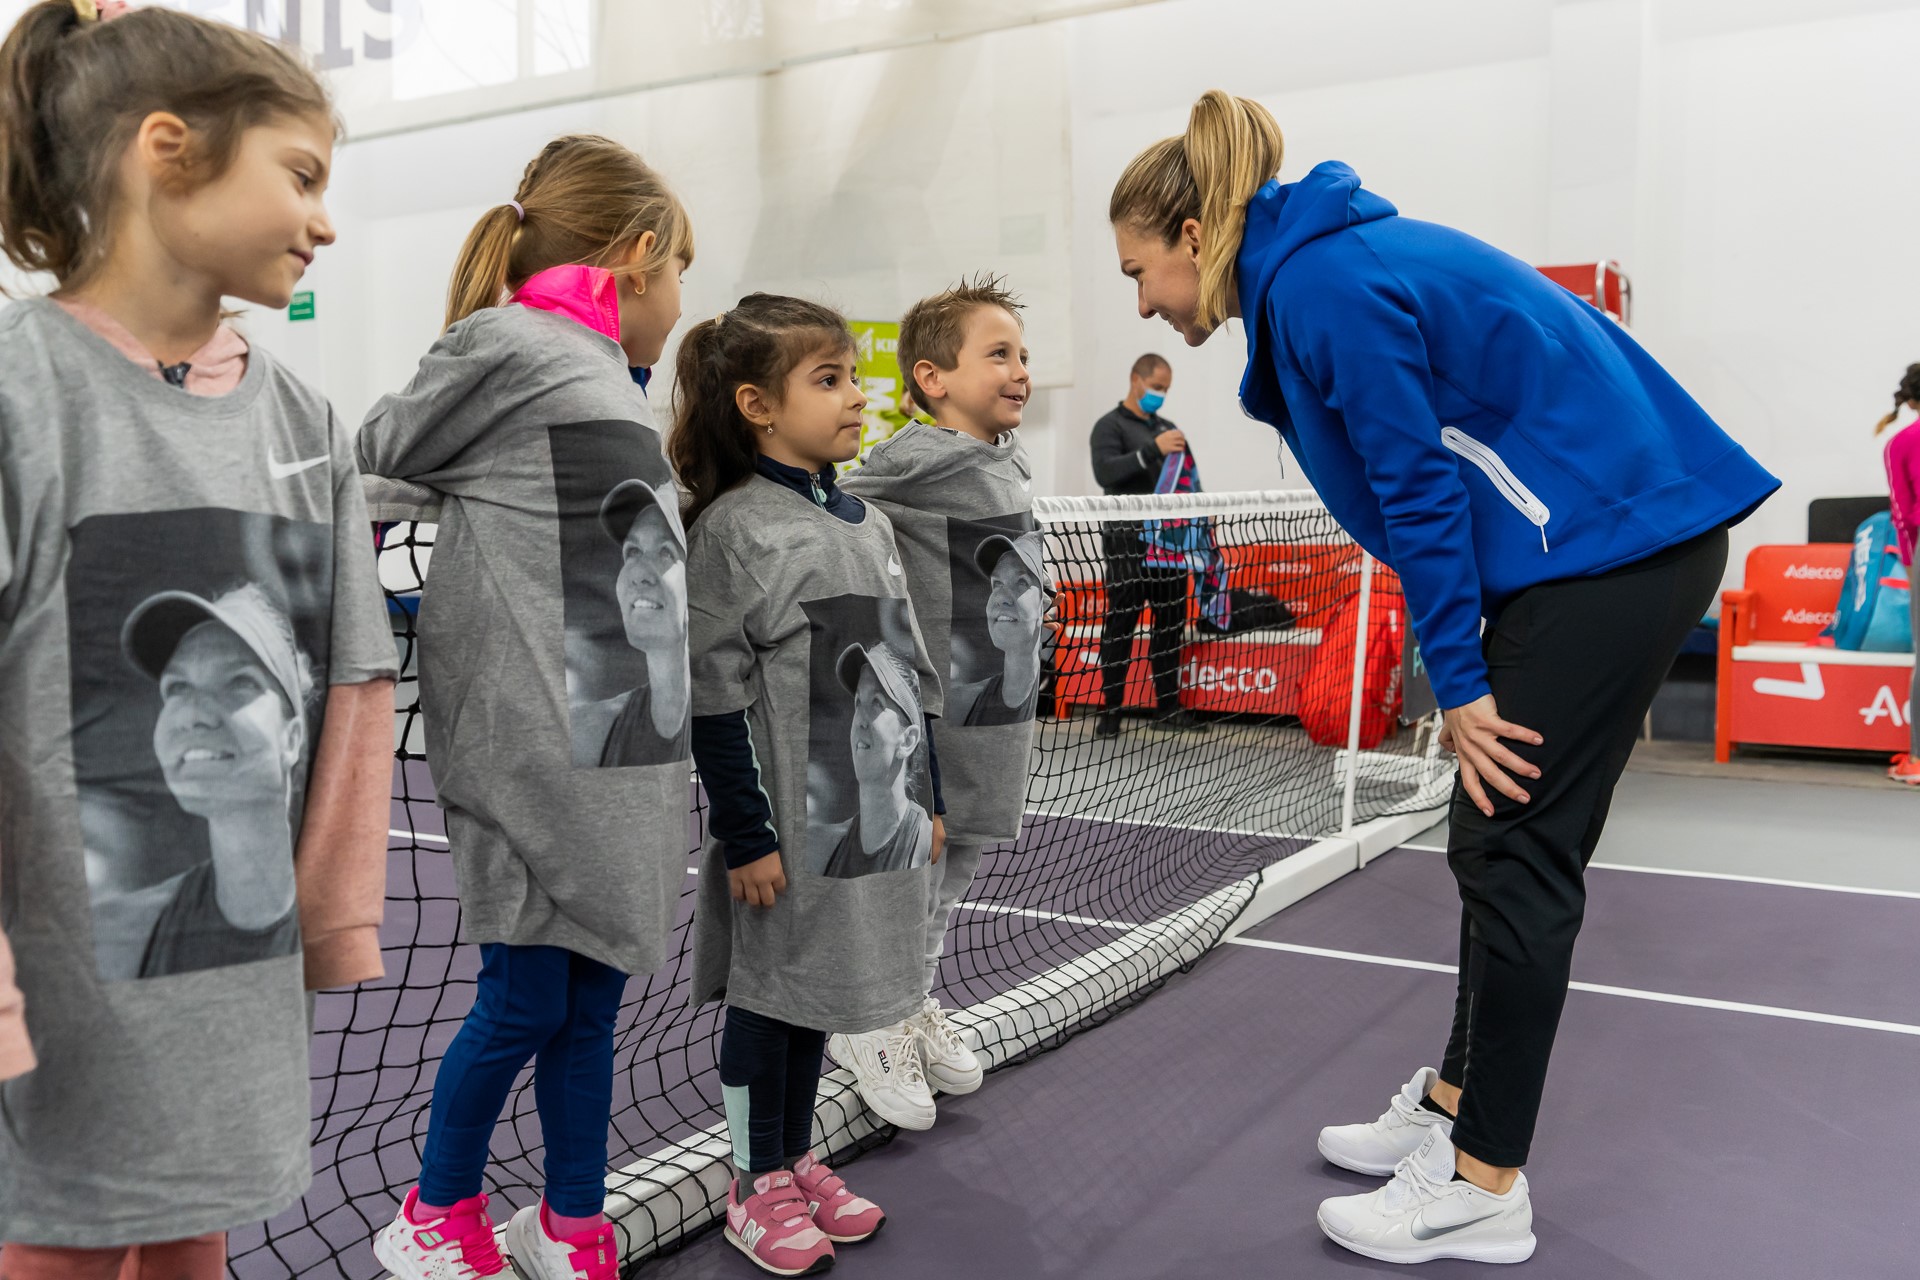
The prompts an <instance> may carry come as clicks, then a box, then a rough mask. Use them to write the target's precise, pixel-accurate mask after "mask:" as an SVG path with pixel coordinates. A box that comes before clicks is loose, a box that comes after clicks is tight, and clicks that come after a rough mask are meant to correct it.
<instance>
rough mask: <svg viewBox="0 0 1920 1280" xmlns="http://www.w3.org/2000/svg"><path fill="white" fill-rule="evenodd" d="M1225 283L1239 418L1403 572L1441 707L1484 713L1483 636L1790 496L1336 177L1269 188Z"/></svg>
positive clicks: (1649, 364)
mask: <svg viewBox="0 0 1920 1280" xmlns="http://www.w3.org/2000/svg"><path fill="white" fill-rule="evenodd" d="M1238 269H1239V284H1240V309H1241V315H1242V316H1243V317H1244V318H1245V322H1246V329H1247V372H1246V376H1245V378H1244V379H1243V380H1242V382H1241V384H1240V400H1241V403H1242V404H1243V405H1244V406H1245V408H1246V410H1247V412H1248V413H1249V414H1251V415H1253V416H1254V417H1255V418H1258V419H1259V420H1260V421H1262V422H1266V423H1268V424H1270V425H1272V426H1273V427H1275V428H1277V429H1278V430H1279V432H1280V434H1281V436H1282V437H1283V438H1284V439H1285V440H1286V442H1287V445H1288V447H1289V448H1291V449H1292V451H1293V454H1294V456H1295V457H1296V458H1298V459H1299V461H1300V466H1301V468H1302V469H1303V470H1304V471H1305V472H1306V474H1307V479H1308V480H1309V481H1311V482H1312V484H1313V487H1314V488H1315V489H1316V490H1318V491H1319V493H1320V496H1321V498H1322V499H1324V500H1325V502H1326V504H1327V507H1328V509H1329V510H1330V511H1331V512H1332V513H1333V516H1334V518H1335V519H1336V520H1338V521H1339V522H1340V524H1341V525H1342V526H1343V527H1344V528H1345V529H1346V530H1347V531H1348V532H1349V533H1351V534H1352V535H1353V537H1354V538H1355V540H1356V541H1358V542H1359V543H1360V545H1361V546H1363V547H1365V548H1366V549H1367V550H1368V551H1370V552H1372V553H1373V555H1374V556H1375V557H1377V558H1378V559H1380V560H1381V561H1383V562H1385V563H1387V564H1389V565H1392V566H1393V567H1394V569H1395V570H1397V571H1398V572H1399V574H1400V579H1401V582H1402V584H1403V585H1404V587H1405V589H1406V594H1407V607H1408V610H1409V612H1410V613H1411V614H1412V617H1413V625H1414V632H1415V634H1416V635H1418V636H1419V638H1420V647H1421V651H1422V653H1423V655H1424V657H1425V659H1426V664H1427V667H1428V669H1429V671H1431V673H1432V677H1433V685H1434V691H1435V692H1436V693H1437V694H1438V695H1439V698H1440V704H1441V705H1442V706H1444V707H1457V706H1461V705H1464V704H1466V703H1468V702H1472V701H1474V700H1475V699H1476V698H1480V697H1482V696H1484V695H1485V694H1487V693H1488V692H1490V690H1489V687H1488V684H1487V672H1486V664H1485V662H1484V661H1483V659H1482V657H1481V651H1480V619H1481V618H1482V616H1486V617H1493V616H1496V615H1497V614H1498V613H1499V612H1500V609H1501V608H1502V606H1503V605H1504V604H1505V603H1506V602H1508V601H1510V600H1511V599H1513V597H1514V596H1516V595H1517V594H1519V593H1520V592H1521V591H1523V590H1525V589H1526V588H1527V587H1530V586H1534V585H1535V584H1537V583H1541V582H1547V581H1552V580H1557V579H1564V578H1583V577H1591V576H1593V575H1596V574H1601V573H1605V572H1607V571H1608V570H1610V569H1617V568H1620V567H1622V566H1624V565H1629V564H1632V563H1634V562H1635V561H1638V560H1643V559H1645V558H1647V557H1648V556H1650V555H1653V554H1654V553H1655V552H1658V551H1661V550H1664V549H1665V548H1668V547H1671V546H1675V545H1678V544H1679V543H1682V542H1685V541H1687V540H1688V539H1690V538H1693V537H1696V536H1698V535H1700V534H1702V533H1706V532H1708V531H1709V530H1711V529H1713V528H1715V527H1717V526H1719V525H1723V524H1728V523H1731V522H1735V521H1738V520H1741V519H1743V518H1744V517H1746V516H1747V515H1748V514H1750V513H1751V512H1752V511H1753V509H1754V508H1755V507H1757V506H1759V505H1760V503H1761V502H1762V501H1764V500H1765V499H1766V497H1767V495H1769V494H1771V493H1772V492H1773V491H1774V490H1775V489H1777V488H1779V487H1780V482H1779V481H1778V480H1776V479H1775V478H1774V477H1773V476H1771V475H1769V474H1768V473H1767V471H1766V469H1765V468H1763V467H1761V466H1760V464H1759V463H1757V462H1755V461H1754V460H1753V459H1752V458H1751V457H1749V456H1748V455H1747V453H1746V451H1745V450H1744V449H1742V448H1741V447H1740V446H1739V445H1737V444H1735V443H1734V442H1733V440H1732V439H1731V438H1729V437H1728V436H1727V434H1726V433H1725V432H1724V431H1722V430H1721V429H1720V428H1719V427H1718V426H1717V425H1715V423H1714V421H1713V419H1711V418H1709V417H1708V416H1707V414H1706V411H1705V410H1703V409H1701V407H1700V406H1699V405H1698V404H1696V403H1695V402H1694V400H1693V398H1692V397H1691V396H1689V395H1688V394H1687V393H1686V392H1685V391H1683V390H1681V388H1680V385H1679V383H1677V382H1675V381H1674V380H1673V378H1672V377H1671V376H1669V375H1668V374H1667V372H1666V370H1664V369H1662V368H1661V367H1660V366H1659V364H1657V363H1656V362H1655V361H1654V360H1653V358H1652V357H1651V356H1649V355H1648V354H1647V353H1646V352H1645V351H1643V350H1641V348H1640V346H1639V344H1637V343H1635V342H1634V340H1633V339H1632V338H1630V337H1628V336H1627V334H1626V332H1625V330H1623V329H1621V328H1620V326H1618V325H1616V324H1615V323H1613V322H1612V321H1611V320H1609V319H1607V318H1606V317H1605V316H1604V315H1602V314H1601V313H1600V312H1599V311H1597V310H1595V309H1594V308H1593V307H1591V306H1589V305H1587V304H1586V303H1585V302H1583V301H1581V300H1580V299H1578V298H1576V297H1574V296H1573V294H1571V293H1569V292H1567V291H1566V290H1565V289H1562V288H1561V287H1560V286H1559V285H1557V284H1554V283H1553V282H1552V281H1550V280H1548V279H1547V278H1546V277H1545V276H1543V275H1541V274H1540V273H1539V272H1538V271H1536V270H1534V269H1533V268H1532V267H1530V266H1528V265H1527V264H1526V263H1524V262H1521V261H1520V260H1518V259H1517V258H1512V257H1509V256H1508V255H1506V254H1504V253H1501V252H1500V251H1499V250H1497V249H1495V248H1493V247H1492V246H1490V245H1487V244H1483V243H1482V242H1480V241H1478V240H1475V239H1474V238H1473V237H1472V236H1469V235H1465V234H1463V233H1461V232H1458V231H1453V230H1450V229H1448V228H1446V227H1441V226H1435V225H1434V224H1432V223H1428V222H1416V221H1414V220H1412V219H1410V218H1403V217H1401V216H1400V215H1399V212H1398V210H1396V209H1395V208H1394V207H1393V206H1392V205H1391V204H1389V203H1388V202H1387V201H1386V200H1384V199H1382V198H1381V197H1379V196H1377V195H1375V194H1373V193H1372V192H1370V191H1365V190H1362V189H1361V186H1360V177H1359V175H1358V174H1356V173H1354V171H1353V170H1352V169H1350V168H1348V167H1347V166H1346V165H1344V164H1339V163H1337V162H1329V163H1326V164H1322V165H1320V166H1319V167H1318V168H1316V169H1314V170H1313V172H1311V173H1309V174H1308V175H1307V176H1306V177H1305V178H1303V179H1302V180H1301V181H1299V182H1295V183H1290V184H1287V185H1285V186H1283V185H1281V184H1280V183H1278V182H1270V183H1268V184H1267V185H1266V186H1265V187H1263V188H1261V189H1260V191H1259V193H1258V194H1256V195H1255V196H1254V198H1253V200H1252V201H1251V202H1249V204H1248V205H1247V225H1246V232H1245V238H1244V240H1243V241H1242V243H1241V247H1240V254H1239V258H1238Z"/></svg>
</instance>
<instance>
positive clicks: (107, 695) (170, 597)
mask: <svg viewBox="0 0 1920 1280" xmlns="http://www.w3.org/2000/svg"><path fill="white" fill-rule="evenodd" d="M72 547H73V553H72V558H71V559H70V560H69V561H68V565H67V600H68V606H67V607H68V625H69V628H70V631H71V635H72V653H73V665H72V698H73V757H74V775H75V781H76V783H77V786H78V791H79V806H80V822H81V832H82V837H83V844H84V849H85V853H84V859H85V869H86V877H87V888H88V893H89V897H90V901H91V905H92V908H93V929H94V937H93V942H94V956H95V962H96V964H97V966H98V968H99V971H100V976H101V977H102V978H103V979H105V980H107V981H122V980H127V979H133V978H157V977H165V976H167V975H169V974H176V973H189V972H194V971H197V970H203V969H217V968H224V967H226V966H228V965H235V964H245V963H249V962H251V961H256V960H267V959H273V958H276V957H280V956H288V955H292V954H294V953H295V952H297V951H298V950H299V947H300V927H299V917H298V913H297V911H296V904H295V897H294V849H295V844H296V841H297V839H298V837H299V832H300V821H301V817H302V814H303V812H304V809H305V801H306V789H307V781H308V774H309V772H310V770H311V767H312V758H313V749H314V747H315V746H316V745H317V744H318V742H319V736H320V722H321V716H322V713H323V711H324V694H325V690H326V662H327V652H328V646H329V642H330V638H331V637H330V635H329V632H328V627H329V620H330V618H331V601H332V591H333V530H332V529H331V528H329V527H328V526H326V525H321V524H309V523H305V522H300V521H291V520H285V519H282V518H279V517H276V516H267V515H260V514H256V513H251V512H237V511H227V510H221V509H213V508H202V509H197V510H188V511H165V512H149V513H140V514H128V515H107V516H93V517H90V518H88V519H86V520H83V521H81V522H80V523H79V524H78V525H76V526H75V527H74V529H73V532H72Z"/></svg>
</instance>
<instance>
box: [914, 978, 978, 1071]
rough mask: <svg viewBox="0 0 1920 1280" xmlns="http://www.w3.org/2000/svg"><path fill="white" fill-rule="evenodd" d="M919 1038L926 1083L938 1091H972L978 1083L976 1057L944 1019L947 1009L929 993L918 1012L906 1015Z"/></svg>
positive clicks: (951, 1025)
mask: <svg viewBox="0 0 1920 1280" xmlns="http://www.w3.org/2000/svg"><path fill="white" fill-rule="evenodd" d="M907 1025H908V1026H909V1027H911V1028H913V1034H914V1035H915V1036H916V1037H918V1038H919V1041H920V1060H921V1062H922V1063H923V1064H924V1065H925V1067H926V1071H927V1083H928V1084H929V1085H932V1086H933V1087H934V1088H936V1089H938V1090H939V1091H940V1092H942V1093H950V1094H954V1095H956V1096H957V1095H959V1094H963V1093H972V1092H973V1091H974V1090H975V1089H978V1088H979V1087H980V1080H981V1076H982V1072H981V1070H980V1059H978V1058H976V1057H974V1056H973V1050H971V1049H969V1048H967V1045H966V1042H965V1041H964V1040H962V1039H961V1038H960V1033H959V1032H958V1031H956V1030H954V1027H953V1024H952V1023H951V1022H948V1021H947V1011H946V1010H945V1009H942V1008H941V1007H940V1002H939V1001H938V1000H936V999H935V998H934V997H932V996H928V997H927V1002H926V1003H925V1004H923V1005H921V1006H920V1012H918V1013H916V1014H914V1015H913V1016H912V1017H911V1018H908V1019H907Z"/></svg>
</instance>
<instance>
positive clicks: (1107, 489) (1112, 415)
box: [1087, 404, 1174, 494]
mask: <svg viewBox="0 0 1920 1280" xmlns="http://www.w3.org/2000/svg"><path fill="white" fill-rule="evenodd" d="M1172 430H1174V425H1173V424H1172V423H1171V422H1168V421H1167V420H1166V419H1165V418H1163V417H1161V416H1160V415H1159V414H1157V413H1156V414H1152V415H1151V416H1149V417H1147V418H1145V419H1142V418H1140V417H1138V416H1136V415H1135V414H1134V412H1133V410H1131V409H1129V408H1127V406H1126V405H1124V404H1117V405H1115V406H1114V407H1113V408H1112V409H1111V410H1109V411H1108V412H1107V414H1106V415H1105V416H1104V417H1102V418H1101V419H1100V421H1098V422H1096V423H1094V424H1093V433H1092V434H1091V435H1090V436H1088V437H1087V446H1088V448H1090V449H1091V450H1092V451H1093V478H1094V479H1095V480H1097V481H1099V483H1100V491H1101V492H1102V493H1107V494H1140V493H1152V492H1153V485H1154V482H1155V481H1156V480H1158V479H1159V478H1160V464H1161V463H1163V462H1165V461H1166V457H1165V455H1164V454H1162V453H1161V452H1160V449H1159V447H1158V446H1157V445H1155V444H1154V443H1153V438H1154V437H1155V436H1157V435H1159V434H1160V433H1161V432H1162V431H1172Z"/></svg>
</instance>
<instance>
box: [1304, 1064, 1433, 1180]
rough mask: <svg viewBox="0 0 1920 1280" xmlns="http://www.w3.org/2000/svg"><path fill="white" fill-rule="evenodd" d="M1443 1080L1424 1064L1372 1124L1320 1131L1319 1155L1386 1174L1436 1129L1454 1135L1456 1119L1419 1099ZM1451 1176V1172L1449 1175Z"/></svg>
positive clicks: (1346, 1166) (1343, 1165)
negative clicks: (1424, 1105)
mask: <svg viewBox="0 0 1920 1280" xmlns="http://www.w3.org/2000/svg"><path fill="white" fill-rule="evenodd" d="M1439 1082H1440V1073H1439V1072H1437V1071H1435V1070H1434V1069H1433V1068H1432V1067H1422V1068H1420V1071H1419V1073H1418V1074H1417V1075H1415V1076H1414V1077H1413V1079H1411V1080H1409V1081H1407V1083H1406V1085H1405V1087H1403V1088H1402V1089H1401V1090H1400V1092H1399V1093H1396V1094H1394V1095H1393V1101H1392V1102H1391V1103H1389V1104H1388V1105H1387V1113H1386V1114H1385V1115H1383V1116H1381V1117H1380V1118H1379V1119H1378V1120H1375V1121H1374V1122H1373V1123H1372V1124H1342V1125H1328V1126H1327V1127H1326V1128H1324V1129H1322V1130H1321V1131H1320V1154H1321V1155H1323V1156H1325V1157H1326V1158H1327V1159H1328V1160H1329V1161H1330V1162H1331V1163H1333V1164H1337V1165H1339V1166H1340V1167H1341V1168H1342V1169H1351V1170H1353V1171H1354V1172H1355V1173H1372V1174H1378V1175H1379V1176H1381V1177H1385V1176H1386V1175H1387V1174H1390V1173H1392V1172H1393V1171H1394V1169H1395V1168H1396V1167H1397V1166H1398V1165H1399V1163H1400V1162H1401V1161H1402V1160H1404V1159H1406V1158H1407V1157H1408V1156H1410V1155H1412V1154H1413V1153H1414V1152H1415V1151H1416V1150H1417V1149H1418V1148H1419V1146H1420V1144H1421V1143H1422V1142H1424V1141H1425V1140H1426V1137H1427V1134H1429V1133H1430V1132H1432V1131H1433V1130H1435V1129H1438V1130H1439V1131H1440V1136H1441V1137H1443V1138H1451V1137H1452V1136H1453V1121H1451V1120H1449V1119H1447V1118H1446V1117H1445V1116H1443V1115H1440V1114H1438V1113H1437V1112H1433V1111H1429V1110H1427V1109H1426V1108H1425V1107H1423V1106H1421V1105H1420V1102H1421V1100H1422V1099H1423V1098H1425V1097H1426V1096H1427V1095H1428V1094H1429V1093H1431V1092H1433V1086H1434V1085H1436V1084H1438V1083H1439ZM1447 1176H1448V1177H1452V1176H1453V1175H1452V1174H1448V1175H1447Z"/></svg>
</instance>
